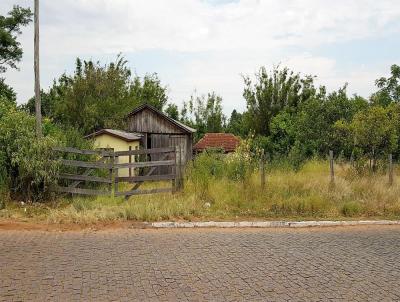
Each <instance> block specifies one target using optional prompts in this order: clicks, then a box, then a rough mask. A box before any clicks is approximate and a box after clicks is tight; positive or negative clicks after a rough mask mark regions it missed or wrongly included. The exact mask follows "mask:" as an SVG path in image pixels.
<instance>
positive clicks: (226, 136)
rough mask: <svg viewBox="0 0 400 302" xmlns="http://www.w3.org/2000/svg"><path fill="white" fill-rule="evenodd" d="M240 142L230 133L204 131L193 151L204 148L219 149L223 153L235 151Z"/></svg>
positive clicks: (199, 150) (197, 151) (201, 150)
mask: <svg viewBox="0 0 400 302" xmlns="http://www.w3.org/2000/svg"><path fill="white" fill-rule="evenodd" d="M239 144H240V139H239V138H238V137H237V136H235V135H233V134H232V133H206V134H205V135H204V136H203V138H202V139H200V140H199V141H198V142H197V144H196V145H195V146H194V148H193V151H194V152H195V153H199V152H203V151H204V150H206V149H221V150H223V151H224V153H231V152H235V150H236V148H237V147H238V146H239Z"/></svg>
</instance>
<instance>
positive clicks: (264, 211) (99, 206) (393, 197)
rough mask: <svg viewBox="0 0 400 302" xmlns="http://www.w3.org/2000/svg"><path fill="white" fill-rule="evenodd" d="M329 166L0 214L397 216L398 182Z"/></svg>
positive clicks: (86, 219)
mask: <svg viewBox="0 0 400 302" xmlns="http://www.w3.org/2000/svg"><path fill="white" fill-rule="evenodd" d="M328 167H329V165H328V163H327V162H323V161H310V162H309V163H307V164H306V165H305V166H304V167H303V168H302V169H301V170H300V171H299V172H297V173H296V172H293V171H290V170H286V169H278V168H277V169H273V170H271V171H269V172H268V174H267V184H266V188H265V189H264V190H262V188H261V186H260V180H259V175H258V173H254V174H252V175H251V176H250V177H248V178H247V180H246V181H245V182H240V181H231V180H228V179H227V178H225V177H220V178H218V179H217V180H214V179H212V178H210V179H209V181H206V183H207V185H204V184H203V185H202V187H201V189H200V188H199V187H198V185H196V184H198V183H197V182H196V184H195V182H194V181H193V180H191V179H188V180H187V181H186V183H185V189H184V191H183V192H181V193H177V194H174V195H172V194H156V195H142V196H134V197H131V198H130V199H129V200H128V201H125V200H124V199H123V198H110V197H98V198H75V199H64V200H60V201H58V202H57V203H55V204H46V205H43V204H39V205H30V206H27V205H20V204H16V203H7V204H6V208H5V209H3V210H0V217H6V218H14V219H19V220H24V219H33V220H39V221H46V222H49V223H71V222H72V223H85V224H90V223H95V222H100V221H101V222H107V221H115V220H138V221H157V220H200V219H207V220H210V219H215V220H224V219H349V218H352V219H354V218H369V219H373V218H385V219H399V218H400V185H399V183H398V182H396V181H395V184H394V185H393V186H389V185H388V177H387V175H383V174H375V175H368V176H363V177H357V176H355V175H354V174H353V173H350V172H349V169H348V167H346V166H337V167H336V179H335V183H334V184H333V185H332V184H331V183H330V180H329V170H328ZM396 172H397V174H399V173H398V172H399V171H396ZM395 180H396V179H395ZM154 185H155V186H159V185H160V184H154Z"/></svg>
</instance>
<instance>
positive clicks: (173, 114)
mask: <svg viewBox="0 0 400 302" xmlns="http://www.w3.org/2000/svg"><path fill="white" fill-rule="evenodd" d="M165 113H166V115H167V116H169V117H170V118H173V119H174V120H179V110H178V106H177V105H176V104H168V106H167V108H166V109H165Z"/></svg>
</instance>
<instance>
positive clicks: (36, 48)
mask: <svg viewBox="0 0 400 302" xmlns="http://www.w3.org/2000/svg"><path fill="white" fill-rule="evenodd" d="M34 19H35V20H34V22H35V38H34V57H35V58H34V69H35V111H36V136H37V137H38V138H39V137H42V106H41V102H40V74H39V0H35V12H34Z"/></svg>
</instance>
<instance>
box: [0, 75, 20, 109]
mask: <svg viewBox="0 0 400 302" xmlns="http://www.w3.org/2000/svg"><path fill="white" fill-rule="evenodd" d="M0 98H3V99H4V100H7V101H8V102H10V103H13V104H16V102H17V95H16V94H15V91H14V89H13V88H12V87H10V86H8V85H7V84H6V83H5V82H4V78H0Z"/></svg>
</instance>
